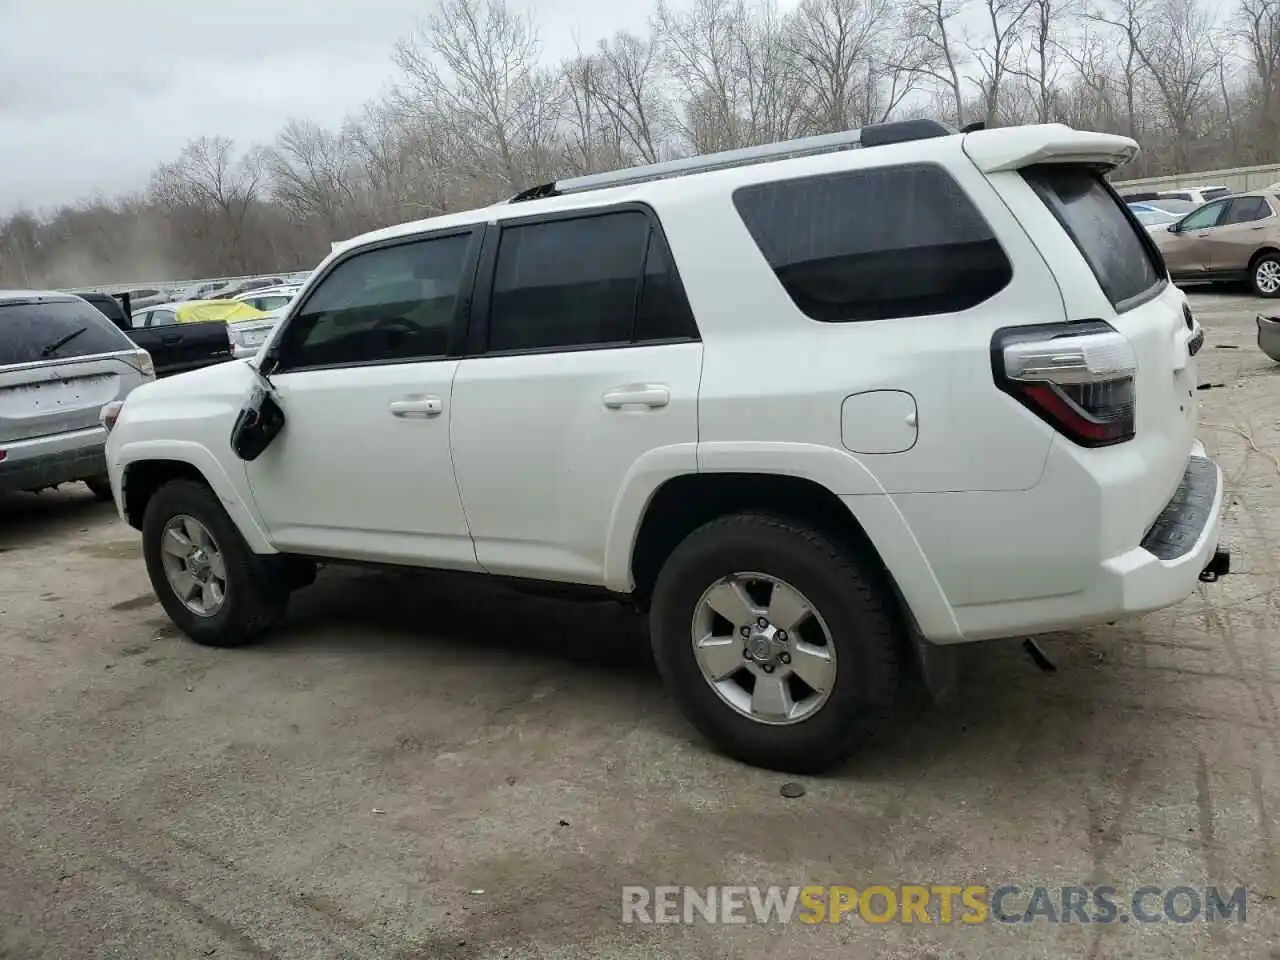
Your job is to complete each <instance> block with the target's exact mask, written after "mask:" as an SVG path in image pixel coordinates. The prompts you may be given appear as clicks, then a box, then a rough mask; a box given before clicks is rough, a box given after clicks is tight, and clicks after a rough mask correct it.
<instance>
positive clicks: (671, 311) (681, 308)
mask: <svg viewBox="0 0 1280 960" xmlns="http://www.w3.org/2000/svg"><path fill="white" fill-rule="evenodd" d="M697 337H698V326H697V324H696V323H695V322H694V319H693V309H692V308H691V307H690V306H689V300H688V298H687V297H686V296H685V292H684V285H683V284H682V283H681V282H680V276H679V274H677V273H676V269H675V264H674V262H673V261H672V259H671V251H670V250H668V249H667V244H666V241H665V240H663V238H662V234H661V233H659V232H658V231H657V230H652V231H650V233H649V252H648V254H647V255H646V256H645V261H644V287H643V288H642V289H641V291H640V311H639V313H638V315H637V316H636V332H635V339H636V340H641V341H643V340H675V339H697Z"/></svg>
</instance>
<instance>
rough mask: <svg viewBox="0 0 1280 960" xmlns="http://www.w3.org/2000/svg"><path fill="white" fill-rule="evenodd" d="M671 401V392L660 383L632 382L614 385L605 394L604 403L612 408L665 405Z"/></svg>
mask: <svg viewBox="0 0 1280 960" xmlns="http://www.w3.org/2000/svg"><path fill="white" fill-rule="evenodd" d="M670 402H671V392H670V391H669V390H667V388H666V387H664V386H663V385H662V384H660V383H630V384H627V385H626V386H625V387H614V388H613V389H612V390H610V391H609V392H608V393H606V394H605V395H604V405H605V406H606V407H608V408H609V409H610V410H621V409H622V408H623V407H628V406H637V407H665V406H666V405H667V404H668V403H670Z"/></svg>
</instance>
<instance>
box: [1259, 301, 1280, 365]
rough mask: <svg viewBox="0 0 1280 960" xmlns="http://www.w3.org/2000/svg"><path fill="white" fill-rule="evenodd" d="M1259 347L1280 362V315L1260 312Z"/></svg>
mask: <svg viewBox="0 0 1280 960" xmlns="http://www.w3.org/2000/svg"><path fill="white" fill-rule="evenodd" d="M1258 349H1259V350H1261V351H1262V352H1263V353H1265V354H1266V355H1267V356H1268V357H1270V358H1271V359H1272V360H1274V361H1276V363H1280V317H1268V316H1266V315H1264V314H1261V313H1260V314H1258Z"/></svg>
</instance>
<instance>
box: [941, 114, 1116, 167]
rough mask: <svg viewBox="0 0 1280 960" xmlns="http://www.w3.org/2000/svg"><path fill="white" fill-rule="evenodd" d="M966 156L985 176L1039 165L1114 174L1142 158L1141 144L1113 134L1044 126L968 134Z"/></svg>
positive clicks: (1049, 124) (1059, 125)
mask: <svg viewBox="0 0 1280 960" xmlns="http://www.w3.org/2000/svg"><path fill="white" fill-rule="evenodd" d="M964 152H965V153H966V154H967V155H968V157H969V159H970V160H972V161H973V163H974V165H975V166H976V167H977V168H978V169H979V170H981V171H982V172H983V173H999V172H1001V171H1005V170H1020V169H1022V168H1023V167H1029V166H1032V165H1033V164H1037V163H1087V164H1089V165H1091V166H1096V167H1103V168H1105V169H1107V170H1113V169H1115V168H1116V167H1119V166H1122V165H1124V164H1126V163H1128V162H1129V161H1130V160H1132V159H1133V158H1134V157H1136V156H1137V155H1138V144H1137V141H1135V140H1131V139H1129V138H1128V137H1121V136H1118V135H1116V134H1112V133H1092V132H1089V131H1085V130H1073V129H1071V128H1070V127H1068V126H1067V125H1066V124H1064V123H1040V124H1030V125H1027V126H1022V127H1000V128H998V129H995V130H979V131H976V132H974V133H970V134H966V135H965V138H964Z"/></svg>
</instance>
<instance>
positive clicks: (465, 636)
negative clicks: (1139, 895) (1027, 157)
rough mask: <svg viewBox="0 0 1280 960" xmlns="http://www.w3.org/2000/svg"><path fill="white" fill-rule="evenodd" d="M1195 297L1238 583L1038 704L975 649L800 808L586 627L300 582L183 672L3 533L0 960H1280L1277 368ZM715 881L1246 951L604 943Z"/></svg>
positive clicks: (139, 600) (347, 577)
mask: <svg viewBox="0 0 1280 960" xmlns="http://www.w3.org/2000/svg"><path fill="white" fill-rule="evenodd" d="M1193 299H1194V301H1195V303H1194V306H1195V308H1196V310H1197V312H1198V315H1199V317H1200V319H1201V322H1202V323H1203V324H1204V327H1205V329H1206V333H1207V336H1208V341H1207V344H1206V347H1205V349H1204V352H1203V353H1202V354H1201V357H1202V360H1201V363H1200V380H1201V381H1202V383H1205V384H1209V385H1210V386H1211V389H1207V390H1204V392H1202V393H1201V394H1200V396H1201V400H1202V420H1203V422H1204V426H1203V433H1202V435H1203V439H1204V441H1205V444H1206V446H1207V447H1208V448H1209V449H1210V452H1211V453H1213V454H1214V455H1215V456H1216V457H1217V458H1218V459H1219V461H1220V463H1221V464H1222V466H1223V469H1224V471H1225V473H1226V474H1227V476H1228V483H1229V491H1228V492H1229V497H1230V506H1229V513H1228V518H1227V521H1226V529H1225V536H1224V539H1225V540H1226V541H1227V542H1228V543H1229V544H1230V545H1231V546H1232V548H1233V552H1234V557H1233V559H1234V568H1235V572H1234V573H1233V575H1232V576H1230V577H1228V578H1226V579H1224V580H1223V581H1221V582H1220V583H1217V584H1210V585H1202V586H1201V587H1200V588H1199V589H1198V591H1197V592H1196V594H1195V595H1193V596H1192V597H1191V598H1189V599H1188V600H1187V601H1185V602H1184V603H1182V604H1180V605H1179V606H1177V607H1175V608H1172V609H1170V610H1168V611H1165V612H1162V613H1158V614H1154V615H1152V616H1148V617H1146V618H1143V619H1141V620H1137V621H1132V622H1129V623H1123V624H1118V625H1115V626H1111V627H1106V628H1103V629H1098V630H1093V631H1090V632H1086V633H1079V634H1071V635H1065V634H1064V635H1060V636H1054V637H1052V638H1048V639H1047V640H1045V641H1044V643H1043V647H1044V649H1045V650H1046V652H1047V653H1048V654H1049V656H1050V657H1051V658H1052V659H1053V661H1054V662H1055V663H1056V664H1057V667H1058V669H1057V671H1056V672H1053V673H1046V672H1042V671H1040V670H1038V669H1037V668H1036V666H1035V665H1034V664H1033V663H1032V662H1031V661H1030V660H1029V659H1028V658H1027V657H1026V656H1025V655H1024V654H1023V652H1022V651H1021V649H1020V646H1019V644H1018V643H1016V642H1011V643H1006V642H996V643H988V644H982V645H978V646H975V647H971V648H969V649H966V650H965V652H964V654H963V668H964V669H963V679H962V685H961V688H960V691H959V693H958V695H957V697H956V699H955V700H954V701H953V702H952V703H950V704H949V705H947V706H945V707H943V708H936V709H928V710H925V711H924V712H922V713H921V714H920V715H919V716H918V717H916V718H915V719H913V720H911V721H910V722H909V723H907V724H905V725H904V726H903V728H902V729H901V731H900V732H899V733H898V734H897V735H896V736H895V737H893V738H892V739H891V740H890V741H889V742H887V743H885V744H884V745H882V746H881V747H879V748H877V749H876V750H875V751H873V752H872V753H871V754H870V755H868V756H865V757H862V758H860V759H859V760H857V761H856V762H854V763H852V764H851V765H850V766H848V767H847V768H846V769H844V770H842V771H840V772H839V773H838V774H836V775H834V776H831V777H828V778H823V779H812V780H806V781H804V786H805V787H806V790H807V792H806V793H805V795H804V796H803V797H800V798H798V799H784V798H783V797H781V796H780V795H779V789H780V787H781V786H782V784H783V783H784V782H786V780H787V779H788V778H784V777H780V776H777V775H774V774H770V773H766V772H762V771H758V770H753V769H749V768H745V767H742V766H739V765H737V764H735V763H732V762H730V761H727V760H725V759H723V758H721V757H719V756H717V755H715V754H714V753H712V752H711V751H710V750H709V749H708V748H707V747H706V746H705V745H704V744H703V743H702V742H700V741H698V740H697V739H695V738H694V736H693V734H692V733H691V730H690V728H689V727H688V726H686V724H685V723H684V721H683V720H682V719H681V718H680V717H679V716H678V715H677V714H676V712H675V710H674V708H673V707H672V706H671V704H670V703H669V702H668V700H667V698H666V697H665V695H664V693H663V690H662V688H661V686H660V684H659V681H658V678H657V676H656V674H655V672H654V669H653V666H652V663H651V662H650V660H649V656H648V652H647V641H646V637H645V632H644V629H643V624H642V623H641V622H639V621H637V620H636V619H635V618H634V617H631V616H630V615H628V614H627V613H626V612H625V611H623V610H622V609H621V608H618V607H616V606H614V605H612V604H590V605H570V604H567V603H561V602H555V601H550V600H543V599H536V598H532V597H527V596H523V595H520V594H514V593H510V592H508V591H506V590H503V589H500V588H495V587H488V586H484V585H476V584H473V583H471V582H465V583H460V582H459V581H458V580H457V579H456V578H449V577H431V576H393V575H387V574H380V573H379V574H372V573H357V572H336V571H326V572H325V573H324V574H322V576H321V579H320V581H319V582H318V583H317V585H316V586H314V587H312V588H311V589H309V590H308V591H306V592H304V593H303V594H300V595H299V596H298V597H297V598H296V602H295V604H294V605H293V607H292V608H291V614H290V617H289V619H288V621H287V623H286V625H285V627H284V628H283V629H282V630H280V631H279V632H278V633H276V634H275V635H273V636H272V637H270V638H269V639H268V640H266V641H265V642H263V643H262V644H260V645H258V646H255V647H252V648H247V649H243V650H238V651H217V650H209V649H202V648H200V647H197V646H195V645H194V644H191V643H190V642H187V641H185V640H184V639H182V638H180V637H178V636H177V635H175V632H174V631H173V629H172V628H171V627H170V626H169V624H168V621H167V619H166V618H165V616H164V614H163V613H162V611H161V610H160V608H159V606H158V605H156V603H155V601H154V598H153V596H152V593H151V589H150V586H149V584H148V582H147V579H146V575H145V573H144V571H143V567H142V561H141V556H140V548H139V540H138V536H137V534H136V533H135V532H134V531H132V530H130V529H129V528H128V527H126V526H124V525H123V524H121V523H120V522H119V520H117V519H116V518H115V516H114V514H113V513H112V511H111V509H110V508H109V507H106V506H102V505H99V504H95V503H94V502H93V501H92V499H91V498H90V497H89V495H88V494H87V492H84V491H83V490H82V489H80V488H78V487H68V488H66V489H65V490H64V491H60V492H55V493H46V494H43V495H40V496H38V497H35V496H27V495H24V496H13V497H8V498H0V730H3V733H0V957H4V958H29V957H30V958H34V957H41V958H44V957H50V958H67V960H75V958H99V957H103V958H105V957H120V958H135V957H137V958H164V960H175V958H185V957H194V958H201V957H218V958H242V957H243V958H265V957H274V958H280V960H285V958H298V960H329V958H338V957H353V958H405V960H407V958H442V960H444V958H468V960H482V958H483V960H489V958H499V957H507V958H517V957H548V958H550V957H557V958H559V957H563V958H583V960H585V958H612V957H637V958H639V957H646V958H661V957H689V958H695V957H696V958H702V957H725V958H729V957H733V958H754V957H761V958H763V957H769V958H775V957H797V958H801V957H803V958H819V960H820V958H827V957H832V958H834V957H840V958H853V957H858V958H861V957H904V958H906V957H912V958H918V957H936V958H941V957H956V958H974V960H978V958H982V960H986V958H993V957H998V956H1016V957H1019V958H1029V957H1112V956H1115V957H1119V956H1125V957H1170V956H1174V955H1178V956H1201V957H1224V958H1225V957H1233V958H1238V957H1268V956H1269V957H1280V949H1275V948H1273V947H1272V946H1271V944H1272V943H1273V942H1274V943H1276V944H1277V945H1278V946H1280V936H1278V935H1280V922H1278V917H1277V910H1276V897H1277V896H1280V838H1277V828H1276V822H1277V819H1280V738H1278V733H1280V697H1278V687H1280V649H1278V647H1277V644H1278V634H1277V622H1278V616H1277V613H1278V610H1280V604H1278V598H1280V592H1278V591H1280V575H1278V574H1280V553H1278V552H1277V543H1278V542H1280V511H1278V510H1277V507H1278V506H1280V461H1277V456H1278V455H1280V422H1278V419H1280V414H1278V412H1277V411H1280V365H1277V364H1273V363H1272V362H1271V361H1269V360H1268V359H1267V358H1266V357H1264V356H1263V355H1262V354H1261V353H1259V352H1258V351H1257V348H1256V346H1255V344H1254V330H1253V321H1252V318H1253V315H1254V312H1255V311H1256V309H1257V308H1258V307H1259V305H1260V304H1259V302H1258V301H1254V300H1251V299H1250V298H1248V297H1245V296H1241V295H1234V294H1231V293H1225V294H1224V293H1213V294H1200V295H1196V296H1195V297H1194V298H1193ZM1233 348H1234V349H1233ZM733 883H760V884H771V883H772V884H790V883H817V884H830V883H842V884H850V885H853V886H857V887H865V886H866V885H868V884H872V883H882V884H888V885H891V886H896V885H899V884H903V883H924V884H930V883H935V884H937V883H947V884H957V885H960V884H965V883H985V884H989V885H991V886H993V887H994V886H998V885H1000V884H1003V883H1012V884H1019V885H1021V886H1023V887H1024V888H1028V889H1029V888H1031V887H1033V886H1035V885H1037V884H1043V885H1046V886H1049V887H1055V888H1058V887H1061V886H1063V885H1077V884H1098V883H1109V884H1112V885H1114V886H1116V887H1117V888H1119V889H1120V890H1121V891H1126V890H1132V889H1133V888H1135V887H1138V886H1140V885H1143V884H1153V885H1157V886H1161V887H1172V886H1177V885H1182V884H1185V885H1189V886H1192V887H1196V888H1201V889H1202V888H1203V887H1204V886H1205V885H1207V884H1218V885H1220V886H1224V887H1226V888H1228V889H1234V888H1235V887H1236V886H1238V885H1245V886H1247V887H1248V889H1249V901H1248V913H1247V920H1246V922H1244V923H1239V922H1232V923H1212V924H1209V923H1203V922H1194V923H1188V924H1176V923H1171V922H1167V921H1166V922H1162V923H1156V924H1137V923H1129V924H1111V925H1098V924H1091V925H1085V924H1081V923H1078V922H1076V923H1069V924H1050V923H1047V922H1045V921H1043V920H1041V921H1038V922H1036V923H1032V924H1000V923H987V924H982V925H976V926H956V925H953V926H940V925H930V926H921V925H909V926H908V925H897V924H891V925H869V924H866V923H862V922H856V923H846V924H842V925H838V926H835V925H825V926H821V927H806V926H801V925H796V924H793V925H790V926H782V925H776V924H768V925H754V924H752V925H747V926H707V925H695V926H684V925H674V926H636V925H627V926H624V925H623V924H622V923H621V922H620V920H621V909H620V903H621V893H620V891H621V887H622V885H624V884H642V885H654V884H689V885H693V886H705V885H707V884H733ZM1122 899H1123V894H1122ZM1156 902H1158V901H1156ZM1024 903H1025V897H1024V898H1023V900H1022V901H1020V905H1019V906H1018V907H1017V908H1016V909H1019V910H1020V909H1021V904H1024Z"/></svg>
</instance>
